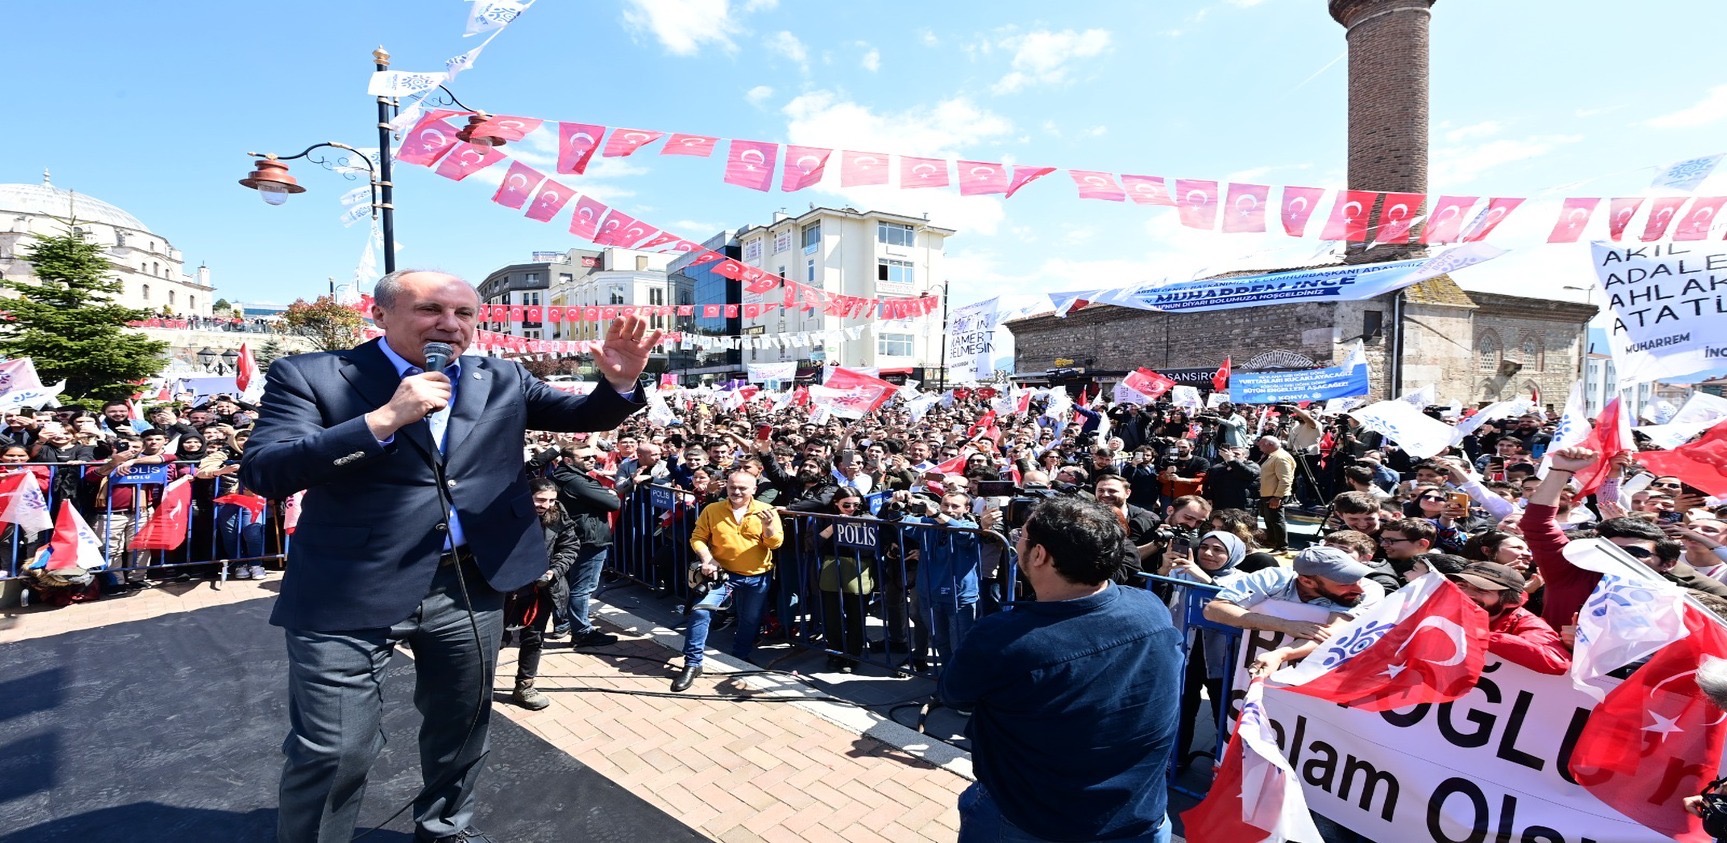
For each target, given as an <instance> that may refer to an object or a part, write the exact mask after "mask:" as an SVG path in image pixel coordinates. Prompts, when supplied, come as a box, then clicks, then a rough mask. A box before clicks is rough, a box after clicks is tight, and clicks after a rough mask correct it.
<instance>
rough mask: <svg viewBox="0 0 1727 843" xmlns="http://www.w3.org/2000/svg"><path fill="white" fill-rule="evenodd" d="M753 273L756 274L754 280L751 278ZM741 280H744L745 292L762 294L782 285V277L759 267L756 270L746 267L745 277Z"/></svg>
mask: <svg viewBox="0 0 1727 843" xmlns="http://www.w3.org/2000/svg"><path fill="white" fill-rule="evenodd" d="M751 275H754V276H755V278H754V279H753V280H752V279H751V278H750V276H751ZM740 280H742V281H743V282H744V292H746V293H754V294H756V295H761V294H762V293H765V292H767V291H769V290H772V289H773V288H775V287H778V286H779V285H780V277H779V276H778V275H768V274H767V273H765V272H762V271H761V270H759V269H758V270H755V271H754V272H751V271H749V270H748V269H746V270H745V272H744V277H743V278H742V279H740Z"/></svg>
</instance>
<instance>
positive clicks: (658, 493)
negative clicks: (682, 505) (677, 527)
mask: <svg viewBox="0 0 1727 843" xmlns="http://www.w3.org/2000/svg"><path fill="white" fill-rule="evenodd" d="M648 502H649V503H651V504H653V506H654V509H657V510H660V511H661V512H664V511H666V510H668V509H674V508H676V507H677V505H678V493H677V492H674V491H672V490H671V489H667V488H664V487H662V486H649V487H648Z"/></svg>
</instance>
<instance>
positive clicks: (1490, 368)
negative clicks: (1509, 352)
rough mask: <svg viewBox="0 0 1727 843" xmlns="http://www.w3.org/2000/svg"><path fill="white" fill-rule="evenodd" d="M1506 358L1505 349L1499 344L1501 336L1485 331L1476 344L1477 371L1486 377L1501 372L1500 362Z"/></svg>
mask: <svg viewBox="0 0 1727 843" xmlns="http://www.w3.org/2000/svg"><path fill="white" fill-rule="evenodd" d="M1504 357H1505V347H1504V345H1503V344H1501V343H1500V342H1499V335H1498V334H1497V333H1494V332H1493V331H1491V330H1489V331H1484V332H1482V334H1481V339H1479V340H1477V341H1476V343H1475V370H1476V371H1478V372H1481V373H1483V374H1486V375H1490V376H1491V375H1494V374H1497V373H1498V372H1499V361H1500V360H1502V359H1504Z"/></svg>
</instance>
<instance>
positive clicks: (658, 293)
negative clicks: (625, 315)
mask: <svg viewBox="0 0 1727 843" xmlns="http://www.w3.org/2000/svg"><path fill="white" fill-rule="evenodd" d="M665 303H666V291H665V288H664V287H649V288H648V304H650V305H653V306H654V307H659V306H661V305H663V304H665Z"/></svg>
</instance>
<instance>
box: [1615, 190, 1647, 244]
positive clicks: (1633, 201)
mask: <svg viewBox="0 0 1727 843" xmlns="http://www.w3.org/2000/svg"><path fill="white" fill-rule="evenodd" d="M1641 207H1643V197H1641V196H1621V197H1619V198H1616V199H1610V200H1608V202H1607V236H1608V237H1609V238H1611V239H1613V240H1615V241H1617V240H1619V238H1621V237H1624V236H1625V227H1626V226H1628V225H1630V224H1631V218H1632V217H1634V216H1636V215H1637V209H1638V208H1641Z"/></svg>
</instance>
